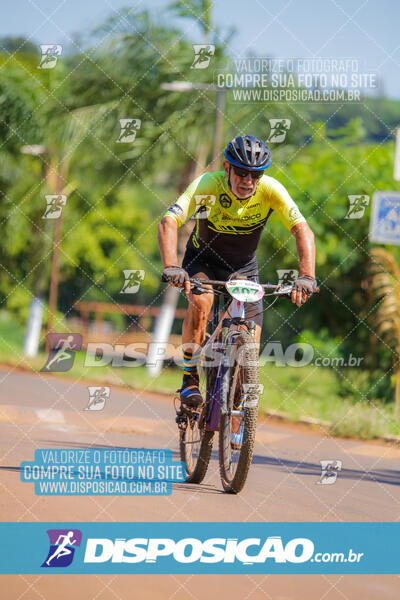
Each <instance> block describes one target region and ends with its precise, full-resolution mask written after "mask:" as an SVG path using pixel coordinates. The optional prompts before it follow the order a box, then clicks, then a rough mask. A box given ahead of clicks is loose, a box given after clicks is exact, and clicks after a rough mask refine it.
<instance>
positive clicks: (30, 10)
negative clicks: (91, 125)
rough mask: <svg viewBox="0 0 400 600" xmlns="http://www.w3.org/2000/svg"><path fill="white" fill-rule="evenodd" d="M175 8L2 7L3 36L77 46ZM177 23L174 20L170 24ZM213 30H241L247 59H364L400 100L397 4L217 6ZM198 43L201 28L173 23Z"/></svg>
mask: <svg viewBox="0 0 400 600" xmlns="http://www.w3.org/2000/svg"><path fill="white" fill-rule="evenodd" d="M170 3H171V0H2V2H1V21H0V36H1V37H3V36H21V35H22V36H26V37H29V38H30V39H31V40H32V41H33V42H35V43H38V44H50V43H52V44H55V43H57V44H65V45H68V44H70V43H71V42H72V39H73V37H72V36H73V34H75V33H79V32H83V33H85V32H87V31H89V30H91V29H93V28H95V27H96V26H97V25H98V24H100V23H101V22H102V21H103V20H105V19H106V18H107V17H108V16H110V15H112V14H115V13H118V11H119V10H120V9H121V7H125V6H127V7H129V8H131V7H136V8H137V10H144V9H149V10H150V11H152V12H154V14H155V15H157V16H158V17H160V15H162V13H161V11H160V9H164V8H165V7H166V6H167V5H168V4H170ZM168 18H170V19H171V17H168ZM212 19H213V23H214V24H215V25H216V26H218V27H220V28H221V27H222V28H229V27H231V26H234V27H235V28H236V29H237V33H236V35H235V37H234V39H233V40H232V43H231V46H230V52H231V54H232V56H233V57H235V58H237V57H243V56H245V55H246V54H247V53H248V52H249V51H252V52H253V53H254V54H255V55H257V56H260V57H265V56H274V57H279V58H281V57H282V58H292V57H302V58H315V57H329V58H340V57H346V58H357V59H359V60H360V64H361V65H362V71H363V72H365V73H376V74H377V75H378V76H379V78H380V80H381V81H383V89H384V91H385V93H386V95H387V96H388V97H390V98H396V99H400V37H399V35H398V24H399V22H400V2H399V1H398V0H379V1H377V0H318V1H317V0H288V1H285V0H283V1H282V2H277V1H276V0H228V1H227V0H215V2H214V3H213V6H212ZM173 22H174V24H179V26H180V27H181V28H182V31H183V32H184V33H185V35H186V37H187V38H188V39H189V40H191V41H192V43H201V42H202V41H203V40H202V36H201V33H200V29H199V28H198V27H197V25H196V24H195V23H194V22H192V21H191V20H190V21H187V20H185V19H174V21H173Z"/></svg>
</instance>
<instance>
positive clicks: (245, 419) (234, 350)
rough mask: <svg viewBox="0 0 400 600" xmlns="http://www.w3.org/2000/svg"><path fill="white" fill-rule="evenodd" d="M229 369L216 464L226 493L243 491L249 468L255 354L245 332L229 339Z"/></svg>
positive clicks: (255, 402) (255, 407)
mask: <svg viewBox="0 0 400 600" xmlns="http://www.w3.org/2000/svg"><path fill="white" fill-rule="evenodd" d="M229 352H230V366H229V370H228V372H227V375H226V385H224V391H223V393H224V394H225V395H226V406H227V411H226V414H221V421H220V433H219V463H220V474H221V480H222V485H223V487H224V490H225V491H226V492H230V493H232V494H237V493H238V492H240V491H241V490H242V489H243V486H244V484H245V483H246V479H247V475H248V472H249V468H250V465H251V461H252V458H253V451H254V442H255V435H256V427H257V415H258V388H259V380H258V354H257V350H256V345H255V343H254V338H253V336H252V335H251V334H250V333H248V332H247V331H242V332H239V333H238V334H237V335H236V336H232V343H231V346H230V347H229Z"/></svg>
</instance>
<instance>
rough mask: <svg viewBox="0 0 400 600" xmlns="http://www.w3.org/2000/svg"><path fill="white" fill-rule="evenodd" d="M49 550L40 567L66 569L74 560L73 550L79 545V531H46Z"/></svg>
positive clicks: (80, 536)
mask: <svg viewBox="0 0 400 600" xmlns="http://www.w3.org/2000/svg"><path fill="white" fill-rule="evenodd" d="M47 535H48V536H49V540H50V548H49V552H48V554H47V557H46V559H45V561H44V563H43V564H42V565H41V566H42V567H56V568H58V567H68V566H69V565H70V564H71V563H72V560H73V558H74V554H75V548H76V547H79V546H80V545H81V541H82V532H81V531H80V530H79V529H48V530H47Z"/></svg>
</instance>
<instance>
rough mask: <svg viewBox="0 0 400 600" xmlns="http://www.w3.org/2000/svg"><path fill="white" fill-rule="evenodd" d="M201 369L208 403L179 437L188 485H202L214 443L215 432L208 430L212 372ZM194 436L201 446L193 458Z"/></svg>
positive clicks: (203, 389) (202, 388) (202, 382)
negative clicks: (207, 416)
mask: <svg viewBox="0 0 400 600" xmlns="http://www.w3.org/2000/svg"><path fill="white" fill-rule="evenodd" d="M199 369H200V391H201V392H202V393H203V394H204V395H205V398H206V403H205V404H204V406H203V408H202V411H201V413H200V416H199V418H198V420H197V421H195V422H194V423H193V427H192V424H191V423H190V421H189V422H188V424H187V427H186V429H185V430H184V431H180V435H179V450H180V455H181V460H182V461H184V463H185V465H186V483H201V482H202V481H203V479H204V477H205V475H206V473H207V469H208V465H209V462H210V458H211V452H212V447H213V442H214V431H208V430H207V429H206V415H207V407H208V401H209V394H210V384H211V382H210V371H211V369H209V368H207V369H203V370H201V367H199ZM193 436H199V440H200V441H199V444H198V445H197V448H196V450H198V453H197V455H196V456H193V451H194V449H195V448H194V446H195V445H194V444H192V443H191V442H193Z"/></svg>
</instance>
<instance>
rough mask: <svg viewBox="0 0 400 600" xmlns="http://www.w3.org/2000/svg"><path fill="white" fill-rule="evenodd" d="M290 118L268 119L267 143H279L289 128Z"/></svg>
mask: <svg viewBox="0 0 400 600" xmlns="http://www.w3.org/2000/svg"><path fill="white" fill-rule="evenodd" d="M290 123H291V121H290V119H269V124H270V127H271V131H270V134H269V137H268V139H267V143H273V144H281V143H282V142H284V141H285V138H286V134H287V132H288V131H289V129H290Z"/></svg>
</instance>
